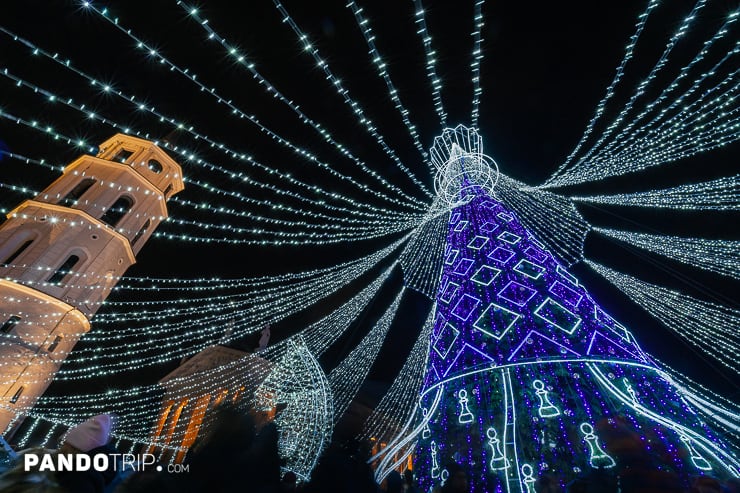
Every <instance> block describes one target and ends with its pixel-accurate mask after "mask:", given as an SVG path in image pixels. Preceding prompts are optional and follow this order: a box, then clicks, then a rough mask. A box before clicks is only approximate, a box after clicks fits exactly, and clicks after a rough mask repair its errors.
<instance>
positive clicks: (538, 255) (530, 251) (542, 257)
mask: <svg viewBox="0 0 740 493" xmlns="http://www.w3.org/2000/svg"><path fill="white" fill-rule="evenodd" d="M524 255H526V256H527V257H529V258H531V259H532V260H534V261H535V262H544V261H546V260H547V254H546V253H545V252H543V251H542V250H540V249H539V248H537V247H535V246H532V245H530V246H528V247H527V248H526V249H524Z"/></svg>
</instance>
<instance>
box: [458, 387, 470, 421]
mask: <svg viewBox="0 0 740 493" xmlns="http://www.w3.org/2000/svg"><path fill="white" fill-rule="evenodd" d="M457 398H458V402H459V403H460V415H459V416H458V417H457V421H458V422H460V423H461V424H466V423H472V422H473V413H472V412H470V409H469V408H468V391H467V390H465V389H460V391H459V392H458V393H457Z"/></svg>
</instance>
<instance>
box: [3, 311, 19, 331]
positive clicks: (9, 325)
mask: <svg viewBox="0 0 740 493" xmlns="http://www.w3.org/2000/svg"><path fill="white" fill-rule="evenodd" d="M20 321H21V317H19V316H18V315H13V316H12V317H10V318H9V319H7V320H6V321H5V323H3V325H2V326H0V333H2V334H7V333H9V332H10V331H11V330H13V328H14V327H15V326H16V325H18V322H20Z"/></svg>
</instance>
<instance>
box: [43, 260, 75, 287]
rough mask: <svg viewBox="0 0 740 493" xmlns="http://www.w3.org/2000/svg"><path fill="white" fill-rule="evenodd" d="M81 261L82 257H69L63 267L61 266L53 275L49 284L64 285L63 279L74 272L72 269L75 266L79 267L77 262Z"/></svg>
mask: <svg viewBox="0 0 740 493" xmlns="http://www.w3.org/2000/svg"><path fill="white" fill-rule="evenodd" d="M79 261H80V257H78V256H77V255H70V256H69V257H67V260H65V261H64V263H63V264H62V265H60V266H59V268H58V269H57V270H56V272H54V274H52V275H51V277H50V278H49V280H48V281H46V282H48V283H49V284H55V285H57V286H58V285H59V284H61V283H62V279H64V278H65V277H66V276H67V274H70V273H71V272H72V269H73V268H74V266H75V265H77V262H79Z"/></svg>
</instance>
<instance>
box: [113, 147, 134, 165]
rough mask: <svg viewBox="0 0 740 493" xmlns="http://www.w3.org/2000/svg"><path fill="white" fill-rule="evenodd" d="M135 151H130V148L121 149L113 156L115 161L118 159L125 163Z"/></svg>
mask: <svg viewBox="0 0 740 493" xmlns="http://www.w3.org/2000/svg"><path fill="white" fill-rule="evenodd" d="M133 153H134V151H129V150H128V149H121V150H119V151H118V152H117V153H116V155H115V156H113V161H118V162H119V163H125V162H126V160H127V159H128V158H130V157H131V155H132V154H133Z"/></svg>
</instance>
